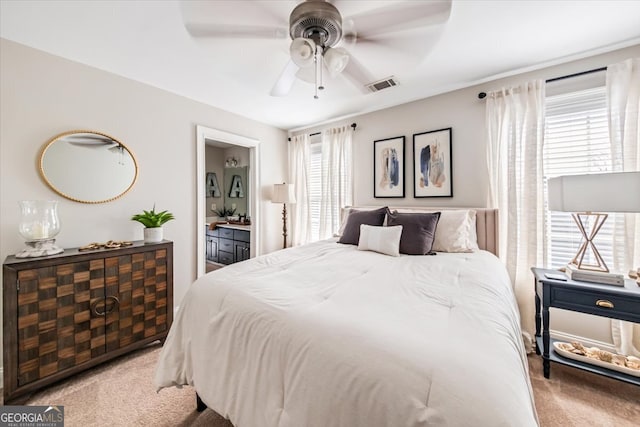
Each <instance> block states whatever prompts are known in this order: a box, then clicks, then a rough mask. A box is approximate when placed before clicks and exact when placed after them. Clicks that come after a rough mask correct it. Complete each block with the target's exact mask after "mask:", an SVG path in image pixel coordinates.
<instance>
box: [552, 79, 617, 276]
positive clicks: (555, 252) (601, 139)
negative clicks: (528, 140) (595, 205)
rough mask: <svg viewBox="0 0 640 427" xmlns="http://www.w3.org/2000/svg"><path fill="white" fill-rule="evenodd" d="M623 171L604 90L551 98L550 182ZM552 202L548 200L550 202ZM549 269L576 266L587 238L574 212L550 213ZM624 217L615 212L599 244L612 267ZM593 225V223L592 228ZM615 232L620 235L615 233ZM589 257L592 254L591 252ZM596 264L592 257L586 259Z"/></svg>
mask: <svg viewBox="0 0 640 427" xmlns="http://www.w3.org/2000/svg"><path fill="white" fill-rule="evenodd" d="M621 170H622V159H621V158H620V159H613V158H612V155H611V148H610V145H609V127H608V120H607V99H606V92H605V87H604V86H598V87H595V88H590V89H584V90H579V91H572V92H569V93H562V94H557V95H553V96H547V97H546V103H545V139H544V148H543V174H544V177H545V183H544V186H545V193H546V186H547V183H546V180H547V179H548V178H552V177H555V176H559V175H577V174H587V173H603V172H614V171H621ZM545 199H546V198H545ZM545 212H546V218H545V225H546V239H547V242H546V244H547V266H548V267H550V268H558V267H562V266H564V265H566V264H567V263H568V262H570V261H571V260H572V259H573V257H574V255H575V254H576V252H577V251H578V248H579V246H580V241H581V234H580V232H579V230H578V228H577V226H576V224H575V222H574V221H573V219H572V217H571V215H570V214H569V213H568V212H549V210H548V209H546V210H545ZM616 221H622V215H616V214H609V218H608V219H607V221H606V222H605V225H604V226H603V227H602V229H601V230H600V232H599V233H598V235H597V237H596V239H595V244H596V246H597V247H598V250H599V251H600V254H601V255H602V257H603V259H604V260H605V262H606V263H607V265H609V266H611V265H612V264H613V251H614V250H622V248H619V249H616V246H615V244H614V242H615V237H617V236H615V233H619V234H622V233H623V230H622V227H615V226H614V225H615V223H616ZM588 226H589V227H590V226H591V224H588ZM614 230H615V231H614ZM588 256H591V253H590V252H588ZM586 261H587V262H589V263H593V262H595V260H594V259H593V258H592V257H591V258H590V259H586Z"/></svg>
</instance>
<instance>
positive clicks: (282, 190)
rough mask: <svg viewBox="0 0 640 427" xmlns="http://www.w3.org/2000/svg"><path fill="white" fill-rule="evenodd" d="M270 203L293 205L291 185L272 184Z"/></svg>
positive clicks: (294, 199)
mask: <svg viewBox="0 0 640 427" xmlns="http://www.w3.org/2000/svg"><path fill="white" fill-rule="evenodd" d="M271 201H272V202H273V203H295V202H296V196H295V193H294V192H293V184H274V185H273V197H272V198H271Z"/></svg>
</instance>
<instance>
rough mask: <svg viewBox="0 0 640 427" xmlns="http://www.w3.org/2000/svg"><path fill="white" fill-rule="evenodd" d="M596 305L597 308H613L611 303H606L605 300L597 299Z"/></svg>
mask: <svg viewBox="0 0 640 427" xmlns="http://www.w3.org/2000/svg"><path fill="white" fill-rule="evenodd" d="M596 305H597V306H598V307H604V308H613V303H612V302H611V301H607V300H606V299H599V300H598V301H596Z"/></svg>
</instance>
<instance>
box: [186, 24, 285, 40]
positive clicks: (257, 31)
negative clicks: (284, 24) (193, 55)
mask: <svg viewBox="0 0 640 427" xmlns="http://www.w3.org/2000/svg"><path fill="white" fill-rule="evenodd" d="M185 27H186V29H187V31H188V32H189V34H191V36H192V37H218V38H225V37H228V38H245V39H249V38H253V39H284V38H286V37H287V36H288V33H287V30H286V28H280V27H267V26H260V25H211V24H203V23H197V24H196V23H191V24H185Z"/></svg>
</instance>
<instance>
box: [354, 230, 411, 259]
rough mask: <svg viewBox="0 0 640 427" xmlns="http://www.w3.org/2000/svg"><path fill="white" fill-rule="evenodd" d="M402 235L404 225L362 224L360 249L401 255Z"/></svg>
mask: <svg viewBox="0 0 640 427" xmlns="http://www.w3.org/2000/svg"><path fill="white" fill-rule="evenodd" d="M400 236H402V226H401V225H394V226H393V227H376V226H373V225H366V224H362V225H360V240H359V241H358V250H360V251H374V252H380V253H381V254H385V255H391V256H400Z"/></svg>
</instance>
